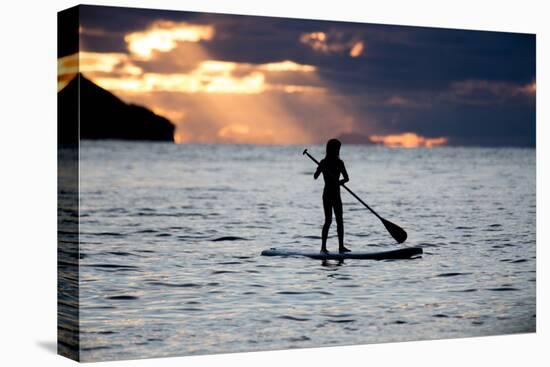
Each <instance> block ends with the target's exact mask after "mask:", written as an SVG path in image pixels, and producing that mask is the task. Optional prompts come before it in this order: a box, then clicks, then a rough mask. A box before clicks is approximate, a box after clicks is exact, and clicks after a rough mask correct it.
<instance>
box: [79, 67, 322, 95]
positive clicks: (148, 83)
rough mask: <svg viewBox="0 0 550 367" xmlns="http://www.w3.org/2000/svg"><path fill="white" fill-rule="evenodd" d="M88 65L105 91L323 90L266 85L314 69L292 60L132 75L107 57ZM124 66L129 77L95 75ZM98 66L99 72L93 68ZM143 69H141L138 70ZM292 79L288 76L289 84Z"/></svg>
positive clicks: (294, 85)
mask: <svg viewBox="0 0 550 367" xmlns="http://www.w3.org/2000/svg"><path fill="white" fill-rule="evenodd" d="M94 61H96V62H95V63H90V64H89V66H88V71H89V72H90V73H88V75H89V76H90V77H91V78H92V80H93V81H94V82H96V83H97V84H98V85H100V86H101V87H103V88H106V89H109V90H114V91H121V90H122V91H127V92H134V93H138V92H141V93H147V92H161V91H164V92H181V93H230V94H231V93H232V94H257V93H262V92H265V91H267V90H275V91H283V92H286V93H307V92H320V91H322V90H323V89H322V88H321V87H319V86H316V85H313V86H310V85H296V84H292V83H288V82H287V83H274V84H269V83H267V82H266V75H267V74H269V73H279V72H284V71H289V72H292V73H302V72H305V73H309V72H312V71H314V70H315V68H314V67H312V66H310V65H301V64H297V63H294V62H292V61H283V62H280V63H268V64H259V65H254V64H246V63H236V62H228V61H218V60H205V61H202V62H200V63H199V64H198V65H197V66H196V68H195V69H193V70H191V71H190V72H188V73H152V72H147V73H133V72H134V71H137V70H138V69H139V68H137V67H136V69H135V70H134V69H133V68H132V66H133V65H132V64H131V63H130V64H126V63H123V61H121V60H117V59H116V58H113V59H112V60H111V59H110V58H106V59H105V60H94ZM117 65H122V67H121V68H120V70H121V71H127V73H126V75H124V76H122V75H118V76H104V75H98V74H94V73H93V72H94V71H96V72H103V71H105V70H108V69H111V70H114V68H115V66H117ZM93 67H96V69H90V68H93ZM139 70H141V69H139ZM290 79H291V77H289V76H288V75H287V81H290Z"/></svg>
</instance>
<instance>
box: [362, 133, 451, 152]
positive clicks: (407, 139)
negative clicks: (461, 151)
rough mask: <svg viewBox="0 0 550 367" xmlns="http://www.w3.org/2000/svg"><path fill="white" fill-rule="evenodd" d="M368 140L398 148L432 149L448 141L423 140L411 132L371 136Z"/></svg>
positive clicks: (439, 139) (446, 139)
mask: <svg viewBox="0 0 550 367" xmlns="http://www.w3.org/2000/svg"><path fill="white" fill-rule="evenodd" d="M369 138H370V140H371V141H372V142H373V143H377V144H383V145H385V146H388V147H399V148H419V147H426V148H433V147H437V146H440V145H445V144H447V142H448V140H449V139H448V138H446V137H438V138H425V137H423V136H420V135H417V134H415V133H411V132H409V133H403V134H399V135H371V136H369Z"/></svg>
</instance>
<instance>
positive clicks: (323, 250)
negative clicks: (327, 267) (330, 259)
mask: <svg viewBox="0 0 550 367" xmlns="http://www.w3.org/2000/svg"><path fill="white" fill-rule="evenodd" d="M320 252H321V253H322V254H328V250H327V249H326V248H324V247H322V248H321V251H320Z"/></svg>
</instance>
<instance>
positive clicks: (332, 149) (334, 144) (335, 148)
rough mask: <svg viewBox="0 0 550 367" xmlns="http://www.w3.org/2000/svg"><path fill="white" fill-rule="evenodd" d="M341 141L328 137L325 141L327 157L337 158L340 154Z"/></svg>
mask: <svg viewBox="0 0 550 367" xmlns="http://www.w3.org/2000/svg"><path fill="white" fill-rule="evenodd" d="M341 146H342V143H341V142H340V140H338V139H330V140H329V141H328V142H327V155H326V157H327V158H338V157H339V156H340V147H341Z"/></svg>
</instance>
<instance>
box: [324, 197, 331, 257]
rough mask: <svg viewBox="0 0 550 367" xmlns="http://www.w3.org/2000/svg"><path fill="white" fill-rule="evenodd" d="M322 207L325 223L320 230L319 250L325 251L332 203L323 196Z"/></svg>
mask: <svg viewBox="0 0 550 367" xmlns="http://www.w3.org/2000/svg"><path fill="white" fill-rule="evenodd" d="M323 209H324V211H325V224H323V231H322V232H321V252H327V237H328V230H329V228H330V224H331V223H332V205H331V203H330V200H328V199H327V198H325V197H324V196H323Z"/></svg>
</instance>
